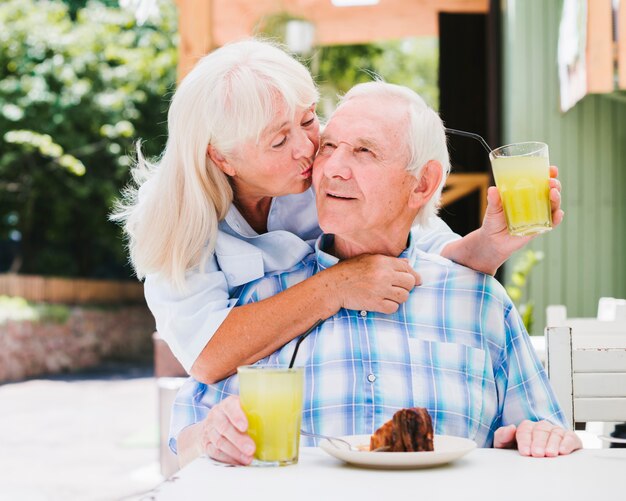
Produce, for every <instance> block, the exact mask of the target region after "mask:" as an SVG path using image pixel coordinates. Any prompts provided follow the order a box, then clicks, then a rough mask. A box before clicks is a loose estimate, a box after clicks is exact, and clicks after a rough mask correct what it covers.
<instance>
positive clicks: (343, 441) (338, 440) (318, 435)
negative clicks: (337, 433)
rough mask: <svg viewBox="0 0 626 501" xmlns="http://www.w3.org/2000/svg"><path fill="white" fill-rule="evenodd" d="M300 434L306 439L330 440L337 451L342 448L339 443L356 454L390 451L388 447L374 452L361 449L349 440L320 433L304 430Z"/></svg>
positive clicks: (385, 446)
mask: <svg viewBox="0 0 626 501" xmlns="http://www.w3.org/2000/svg"><path fill="white" fill-rule="evenodd" d="M300 433H301V434H302V435H304V436H306V437H313V438H324V439H326V440H328V441H329V442H330V443H331V444H332V445H334V446H335V447H336V448H337V449H341V448H342V447H340V446H338V445H337V442H339V443H340V444H343V446H344V447H347V448H348V450H350V451H356V452H384V451H386V450H388V449H389V446H388V445H383V446H382V447H378V448H376V449H374V450H372V451H371V450H369V448H368V449H363V448H362V447H363V446H360V447H355V446H354V445H352V444H351V443H350V442H348V441H347V440H344V439H343V438H337V437H329V436H328V435H320V434H319V433H311V432H308V431H304V430H300Z"/></svg>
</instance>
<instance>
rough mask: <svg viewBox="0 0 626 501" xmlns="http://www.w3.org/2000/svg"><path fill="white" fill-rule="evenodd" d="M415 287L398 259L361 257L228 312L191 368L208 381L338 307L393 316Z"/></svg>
mask: <svg viewBox="0 0 626 501" xmlns="http://www.w3.org/2000/svg"><path fill="white" fill-rule="evenodd" d="M416 284H419V275H418V274H417V273H416V272H415V271H414V270H413V269H412V268H411V267H410V266H409V265H408V263H407V262H406V261H405V260H403V259H397V258H391V257H386V256H380V255H364V256H359V257H357V258H354V259H350V260H346V261H342V262H340V263H338V264H337V265H335V266H333V267H331V268H328V269H326V270H324V271H322V272H320V273H317V274H315V275H313V276H312V277H310V278H308V279H307V280H304V281H303V282H301V283H299V284H297V285H295V286H293V287H290V288H289V289H287V290H285V291H283V292H281V293H279V294H277V295H275V296H273V297H271V298H268V299H265V300H263V301H259V302H257V303H251V304H247V305H243V306H237V307H235V308H233V309H232V310H231V312H230V313H229V314H228V316H227V317H226V319H225V320H224V321H223V322H222V324H221V325H220V327H219V328H218V330H217V331H216V332H215V334H214V335H213V337H211V339H210V341H209V342H208V343H207V344H206V346H205V347H204V349H203V350H202V352H201V354H200V356H199V357H198V358H197V359H196V361H195V363H194V364H193V366H192V368H191V375H192V376H193V377H194V378H196V379H197V380H199V381H202V382H204V383H209V384H210V383H213V382H216V381H219V380H221V379H224V378H225V377H227V376H229V375H231V374H233V373H234V372H235V371H236V370H237V367H238V366H240V365H246V364H251V363H254V362H256V361H258V360H260V359H262V358H264V357H266V356H267V355H269V354H271V353H273V352H274V351H276V350H277V349H278V348H280V347H281V346H283V345H285V344H286V343H288V342H289V341H291V340H292V339H294V338H295V337H297V336H298V335H300V334H302V333H303V332H304V331H305V330H306V329H307V328H309V327H310V326H311V325H313V324H314V323H315V322H316V321H317V320H318V319H320V318H321V319H326V318H328V317H330V316H332V315H334V314H335V313H336V312H337V311H339V309H341V308H348V309H362V310H368V311H377V312H381V313H393V312H395V311H396V310H397V309H398V305H399V304H401V303H403V302H404V301H406V300H407V298H408V294H409V292H410V291H411V290H412V289H413V287H415V285H416Z"/></svg>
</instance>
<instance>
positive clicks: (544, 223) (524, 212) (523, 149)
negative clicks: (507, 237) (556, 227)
mask: <svg viewBox="0 0 626 501" xmlns="http://www.w3.org/2000/svg"><path fill="white" fill-rule="evenodd" d="M533 150H534V151H533ZM528 151H530V152H528ZM490 158H491V166H492V168H493V176H494V178H495V181H496V186H497V187H498V191H499V192H500V198H501V199H502V205H503V207H504V215H505V217H506V223H507V227H508V230H509V233H511V234H512V235H532V234H535V233H542V232H544V231H548V230H550V229H552V211H551V208H550V185H549V180H550V164H549V160H548V147H547V145H545V144H543V143H518V144H514V145H509V146H503V147H502V148H498V149H497V150H494V151H493V152H492V153H491V155H490Z"/></svg>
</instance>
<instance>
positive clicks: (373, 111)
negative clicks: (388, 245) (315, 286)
mask: <svg viewBox="0 0 626 501" xmlns="http://www.w3.org/2000/svg"><path fill="white" fill-rule="evenodd" d="M407 127H408V114H407V112H406V109H405V108H403V106H402V105H401V104H400V103H399V102H398V101H397V100H393V99H391V98H383V99H381V98H379V97H376V98H374V97H355V98H352V99H350V100H348V101H347V102H345V103H344V104H342V105H341V106H340V107H339V108H338V109H337V111H336V112H335V113H334V114H333V116H332V117H331V119H330V121H329V122H328V125H327V126H326V128H325V130H324V132H323V134H322V137H321V141H320V150H319V153H318V155H317V158H316V159H315V164H314V167H313V185H314V188H315V192H316V195H317V211H318V217H319V223H320V227H321V228H322V229H323V230H324V232H325V233H332V234H335V235H345V236H348V235H350V234H361V233H364V234H370V235H372V236H374V235H376V234H378V233H379V232H380V231H381V230H383V231H384V229H385V228H388V227H390V226H391V225H392V223H393V222H394V221H396V220H397V218H398V217H399V216H400V215H401V214H402V213H403V212H404V211H406V210H407V203H408V198H409V194H410V192H411V190H412V188H413V187H414V186H415V183H416V179H415V177H414V176H413V175H411V174H410V173H408V172H407V171H406V170H405V169H406V166H407V162H408V158H409V152H408V148H407Z"/></svg>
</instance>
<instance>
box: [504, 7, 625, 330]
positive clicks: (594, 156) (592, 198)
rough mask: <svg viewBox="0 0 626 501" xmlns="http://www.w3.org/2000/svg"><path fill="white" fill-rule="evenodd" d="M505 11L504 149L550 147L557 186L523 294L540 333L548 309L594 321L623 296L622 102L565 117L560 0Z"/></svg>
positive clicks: (590, 100)
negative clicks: (557, 217) (557, 199)
mask: <svg viewBox="0 0 626 501" xmlns="http://www.w3.org/2000/svg"><path fill="white" fill-rule="evenodd" d="M501 5H502V35H503V50H502V57H503V72H504V73H503V93H502V94H503V128H504V130H503V138H504V142H505V144H506V143H510V142H514V141H526V140H540V141H544V142H546V143H548V145H549V147H550V161H551V163H552V164H553V165H557V166H558V167H559V178H560V179H561V182H562V183H563V202H562V205H563V210H564V211H565V220H564V222H563V224H561V226H560V227H559V228H557V229H556V230H553V231H552V232H550V233H548V234H547V235H544V236H540V237H539V238H537V239H536V240H534V242H533V243H532V244H531V246H532V248H535V249H537V250H542V251H544V252H545V259H544V261H543V262H542V263H540V264H539V265H538V266H537V267H536V268H535V269H534V270H533V271H532V272H531V275H530V287H529V296H530V297H531V298H532V299H533V300H534V302H535V308H536V310H537V311H536V314H535V329H534V334H540V333H542V332H543V326H545V307H546V306H547V305H549V304H565V305H566V306H567V309H568V316H595V314H596V311H597V305H598V298H600V297H602V296H613V297H620V298H626V99H625V98H624V97H623V95H622V96H620V95H592V96H587V97H585V98H584V99H583V100H582V101H580V102H579V103H578V104H577V105H576V106H575V107H574V108H572V109H570V110H569V111H568V112H567V113H561V112H560V111H559V90H558V70H557V64H556V60H557V56H556V54H557V41H558V32H559V21H560V15H561V8H562V1H561V0H503V1H502V3H501ZM512 259H513V260H514V259H515V256H514V257H513V258H512ZM509 269H510V266H509Z"/></svg>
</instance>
